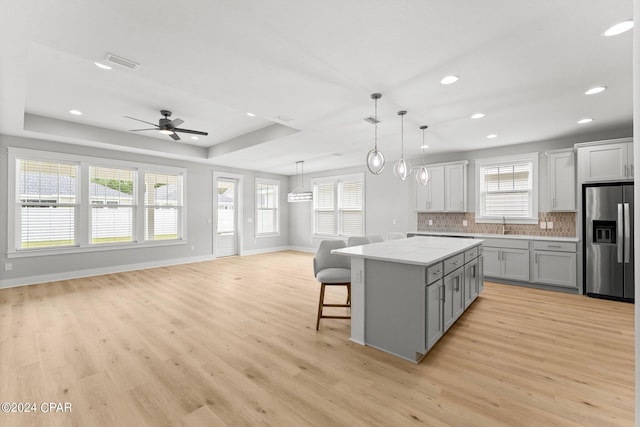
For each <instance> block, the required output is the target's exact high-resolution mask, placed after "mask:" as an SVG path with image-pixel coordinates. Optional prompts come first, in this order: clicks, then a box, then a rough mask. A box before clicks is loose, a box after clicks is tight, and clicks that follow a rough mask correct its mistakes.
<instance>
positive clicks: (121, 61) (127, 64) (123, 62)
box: [104, 53, 140, 70]
mask: <svg viewBox="0 0 640 427" xmlns="http://www.w3.org/2000/svg"><path fill="white" fill-rule="evenodd" d="M104 59H106V60H107V61H108V62H110V63H112V64H116V65H119V66H121V67H124V68H128V69H130V70H137V69H138V68H139V67H140V64H138V63H137V62H133V61H132V60H130V59H127V58H123V57H121V56H118V55H114V54H113V53H107V54H106V55H105V56H104Z"/></svg>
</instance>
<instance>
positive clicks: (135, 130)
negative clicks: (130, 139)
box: [129, 128, 158, 132]
mask: <svg viewBox="0 0 640 427" xmlns="http://www.w3.org/2000/svg"><path fill="white" fill-rule="evenodd" d="M141 130H158V128H147V129H131V130H130V131H129V132H140V131H141Z"/></svg>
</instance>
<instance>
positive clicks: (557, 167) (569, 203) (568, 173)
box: [547, 149, 576, 212]
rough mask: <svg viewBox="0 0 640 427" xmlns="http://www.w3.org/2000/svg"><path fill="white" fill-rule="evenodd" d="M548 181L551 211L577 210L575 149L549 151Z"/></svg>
mask: <svg viewBox="0 0 640 427" xmlns="http://www.w3.org/2000/svg"><path fill="white" fill-rule="evenodd" d="M547 155H548V157H547V159H548V161H549V163H548V165H549V167H548V178H549V179H548V181H549V192H548V195H549V200H548V203H549V204H548V206H549V210H550V211H560V212H569V211H575V210H576V166H575V154H574V152H573V149H570V150H557V151H549V152H548V153H547Z"/></svg>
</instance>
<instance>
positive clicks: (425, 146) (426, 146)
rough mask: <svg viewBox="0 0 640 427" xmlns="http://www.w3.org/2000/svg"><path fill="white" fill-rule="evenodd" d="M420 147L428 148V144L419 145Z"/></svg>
mask: <svg viewBox="0 0 640 427" xmlns="http://www.w3.org/2000/svg"><path fill="white" fill-rule="evenodd" d="M420 148H424V149H425V150H426V149H427V148H429V146H428V145H421V146H420Z"/></svg>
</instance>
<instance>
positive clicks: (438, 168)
mask: <svg viewBox="0 0 640 427" xmlns="http://www.w3.org/2000/svg"><path fill="white" fill-rule="evenodd" d="M467 164H468V162H467V161H464V162H454V163H442V164H437V165H430V166H429V165H427V170H428V171H429V175H430V178H429V182H428V183H427V185H425V186H423V185H420V184H418V183H417V182H414V190H415V191H414V192H415V209H416V210H417V211H421V212H466V210H467Z"/></svg>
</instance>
